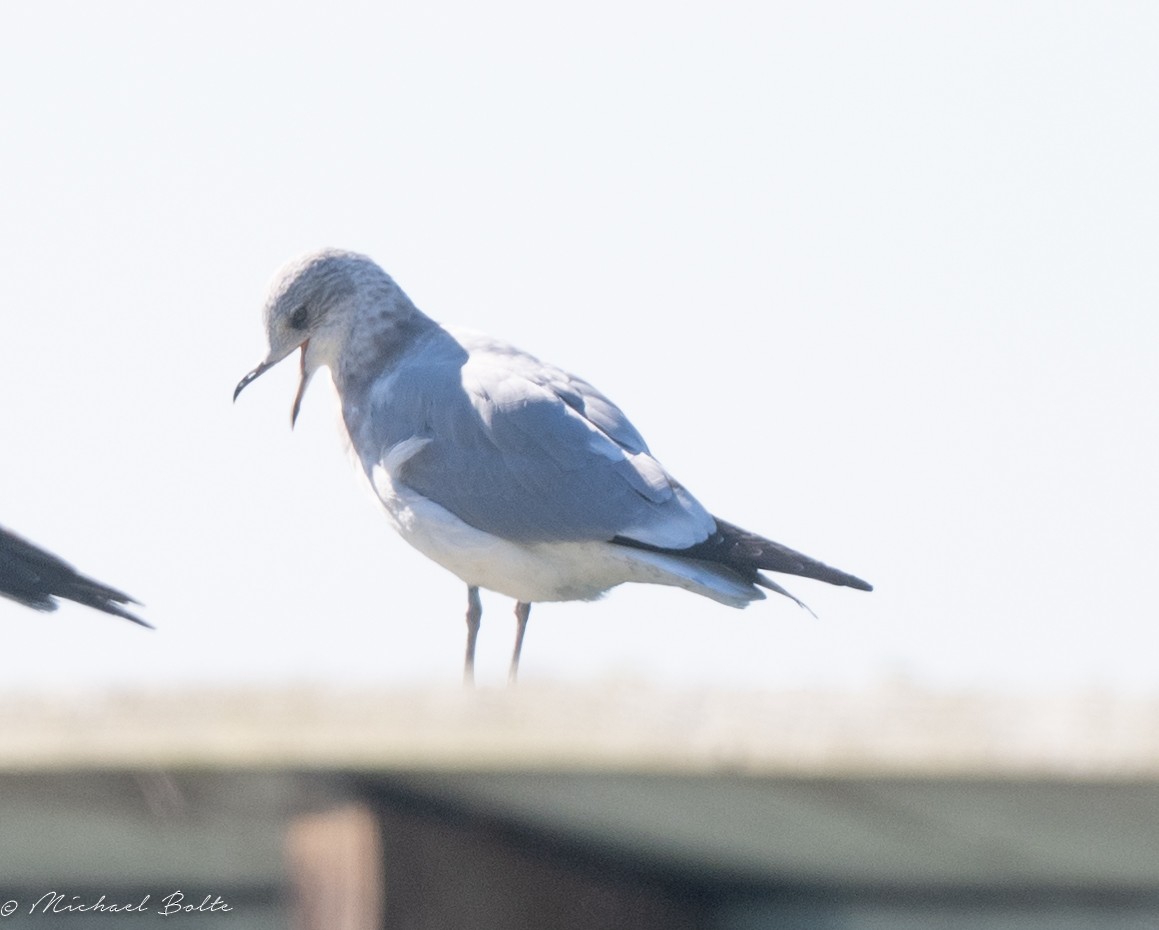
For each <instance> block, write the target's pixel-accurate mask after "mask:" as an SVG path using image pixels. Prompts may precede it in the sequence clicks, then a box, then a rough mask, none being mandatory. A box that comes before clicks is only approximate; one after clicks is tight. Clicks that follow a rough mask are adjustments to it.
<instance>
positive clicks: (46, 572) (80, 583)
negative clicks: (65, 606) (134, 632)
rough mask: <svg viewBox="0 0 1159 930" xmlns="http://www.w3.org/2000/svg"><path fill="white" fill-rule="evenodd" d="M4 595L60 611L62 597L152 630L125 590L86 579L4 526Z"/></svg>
mask: <svg viewBox="0 0 1159 930" xmlns="http://www.w3.org/2000/svg"><path fill="white" fill-rule="evenodd" d="M0 595H3V596H4V597H6V598H9V599H10V600H13V601H16V602H17V603H19V604H24V605H25V606H26V607H32V608H34V609H35V610H44V611H50V610H56V609H57V607H59V606H60V604H59V603H58V602H57V600H56V599H57V598H58V597H63V598H66V599H67V600H70V601H76V603H78V604H84V605H85V606H86V607H92V608H93V609H94V610H101V611H104V612H105V613H107V614H113V615H114V616H117V617H124V618H125V619H126V620H132V621H133V622H134V623H139V624H140V625H141V626H145V627H149V628H150V629H152V624H150V623H146V622H145V621H144V620H142V619H141V618H140V617H135V616H133V614H131V613H129V611H127V610H126V609H125V608H124V607H123V606H121V605H123V604H136V603H138V602H137V601H135V600H133V598H131V597H129V595H127V594H125V593H124V592H123V591H118V590H117V589H116V588H110V587H109V586H108V585H105V584H101V583H100V582H99V581H94V580H93V579H92V578H86V577H85V576H84V575H82V574H80V573H79V572H78V571H77V570H76V569H75V568H73V567H72V566H71V565H69V564H68V563H67V562H65V561H64V560H63V559H60V558H57V556H55V555H53V554H52V553H51V552H46V551H45V550H43V549H41V548H40V547H39V546H35V545H33V544H32V543H30V542H29V541H28V540H27V539H23V538H22V537H20V536H17V535H16V534H15V533H13V532H11V531H9V530H6V529H4V527H2V526H0Z"/></svg>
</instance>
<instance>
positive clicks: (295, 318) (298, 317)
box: [290, 304, 306, 329]
mask: <svg viewBox="0 0 1159 930" xmlns="http://www.w3.org/2000/svg"><path fill="white" fill-rule="evenodd" d="M290 328H291V329H305V328H306V305H305V304H302V306H300V307H299V308H298V309H297V310H295V311H294V312H293V313H291V314H290Z"/></svg>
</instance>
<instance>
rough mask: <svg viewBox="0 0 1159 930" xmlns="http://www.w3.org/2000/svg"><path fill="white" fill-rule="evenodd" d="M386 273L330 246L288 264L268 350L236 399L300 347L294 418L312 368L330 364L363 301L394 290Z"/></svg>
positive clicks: (269, 307) (271, 315) (275, 296)
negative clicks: (255, 380)
mask: <svg viewBox="0 0 1159 930" xmlns="http://www.w3.org/2000/svg"><path fill="white" fill-rule="evenodd" d="M393 286H394V282H392V281H391V280H390V278H389V277H388V276H387V274H386V272H384V271H383V270H382V269H381V268H379V267H378V265H376V264H375V263H374V262H373V261H371V260H370V259H369V258H367V257H366V256H365V255H359V254H357V253H355V252H343V251H339V250H337V249H326V250H324V251H321V252H314V253H311V254H310V255H307V256H305V257H304V258H301V259H298V260H297V261H295V262H292V263H290V264H289V265H287V266H286V267H285V268H284V269H282V271H281V272H279V274H278V276H277V278H275V280H274V284H273V286H272V287H271V288H270V296H269V297H268V298H267V300H266V306H265V310H264V318H265V323H266V338H267V339H268V340H269V344H270V351H269V354H268V355H266V358H265V360H264V361H263V362H262V363H261V364H260V365H258V367H257V368H255V369H254V370H253V371H251V372H250V373H249V374H247V375H246V376H245V377H244V378H242V379H241V381H240V382H238V385H237V388H235V389H234V392H233V399H234V400H237V396H238V395H239V394H240V393H241V392H242V390H243V389H244V388H245V387H246V386H247V385H248V384H249V383H250V382H251V381H253V380H254V379H256V378H257V377H258V376H259V375H261V374H263V373H264V372H267V371H269V370H270V369H271V368H273V367H274V365H276V364H278V362H280V361H282V359H284V358H286V357H287V356H289V355H290V354H292V353H293V351H294V350H295V349H301V353H302V355H301V380H300V381H299V382H298V393H297V395H296V396H295V397H294V408H293V411H292V414H291V418H290V422H291V424H293V423H294V422H295V421H296V420H297V418H298V410H299V409H300V407H301V405H302V396H303V395H304V394H305V392H306V385H307V384H309V383H310V378H311V377H312V376H313V374H314V372H315V371H317V370H318V369H319V368H320V367H322V366H323V365H331V364H332V363H333V361H334V358H335V356H336V353H337V351H338V349H339V347H340V346H341V343H342V340H343V338H344V336H345V334H346V333H347V332H348V331H349V329H350V326H351V320H352V318H353V316H354V315H355V313H356V311H357V309H358V307H359V305H360V304H361V303H362V302H363V301H364V300H365V299H366V298H367V297H368V296H370V295H373V294H374V293H375V292H376V291H378V290H380V289H383V288H384V287H385V288H393Z"/></svg>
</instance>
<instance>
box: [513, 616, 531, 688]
mask: <svg viewBox="0 0 1159 930" xmlns="http://www.w3.org/2000/svg"><path fill="white" fill-rule="evenodd" d="M530 616H531V605H530V604H526V603H524V602H523V601H519V602H517V603H516V605H515V651H514V652H512V653H511V671H510V672H508V673H507V681H508V682H510V683H511V684H515V679H516V678H517V677H518V676H519V653H521V652H522V651H523V634H524V633H526V632H527V618H528V617H530Z"/></svg>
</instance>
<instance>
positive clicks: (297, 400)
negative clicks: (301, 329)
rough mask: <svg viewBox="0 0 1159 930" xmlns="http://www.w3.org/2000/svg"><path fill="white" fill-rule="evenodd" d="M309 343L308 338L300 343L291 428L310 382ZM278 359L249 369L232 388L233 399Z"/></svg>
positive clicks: (296, 419) (296, 418)
mask: <svg viewBox="0 0 1159 930" xmlns="http://www.w3.org/2000/svg"><path fill="white" fill-rule="evenodd" d="M309 344H310V340H309V339H307V340H306V341H305V342H303V343H302V345H301V349H302V356H301V360H300V363H299V370H300V371H301V380H300V381H299V382H298V393H297V394H295V395H294V407H293V409H292V410H291V411H290V427H291V428H293V426H294V424H295V423H297V422H298V411H299V410H301V408H302V397H303V395H304V394H305V393H306V385H307V384H309V383H310V375H311V374H312V372H308V371H306V346H308V345H309ZM280 361H281V359H280V358H279V359H274V360H273V361H265V362H262V363H261V364H260V365H258V367H257V368H255V369H254V370H253V371H251V372H250V373H249V374H248V375H246V376H245V377H244V378H242V379H241V380H240V381H239V382H238V383H237V387H235V388H234V389H233V399H234V400H235V401H236V400H237V396H238V394H240V393H241V392H242V391H244V390H245V389H246V388H247V387H249V385H250V383H251V382H253V381H256V380H257V379H258V378H259V377H260V376H261V375H264V374H265V373H266V372H267V371H269V370H270V369H271V368H273V367H274V366H275V365H276V364H278V362H280Z"/></svg>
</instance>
